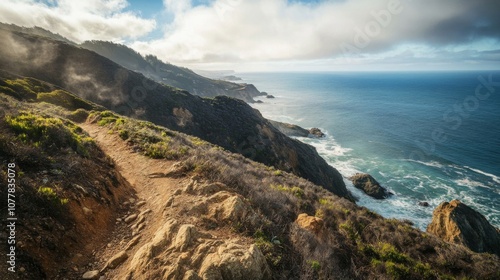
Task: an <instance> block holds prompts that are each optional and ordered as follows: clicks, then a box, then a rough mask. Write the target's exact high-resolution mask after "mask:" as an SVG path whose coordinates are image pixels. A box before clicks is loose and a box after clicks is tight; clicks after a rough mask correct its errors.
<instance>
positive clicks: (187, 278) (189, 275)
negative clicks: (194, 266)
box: [182, 270, 201, 280]
mask: <svg viewBox="0 0 500 280" xmlns="http://www.w3.org/2000/svg"><path fill="white" fill-rule="evenodd" d="M182 280H201V278H200V276H198V274H196V272H195V271H193V270H188V271H186V273H184V277H183V278H182Z"/></svg>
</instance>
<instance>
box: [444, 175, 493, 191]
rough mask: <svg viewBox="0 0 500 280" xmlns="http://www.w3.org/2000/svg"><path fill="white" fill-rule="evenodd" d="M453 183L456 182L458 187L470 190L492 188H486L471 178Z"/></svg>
mask: <svg viewBox="0 0 500 280" xmlns="http://www.w3.org/2000/svg"><path fill="white" fill-rule="evenodd" d="M453 182H455V184H457V185H460V186H464V187H469V188H475V187H482V188H487V189H491V188H490V187H488V186H486V185H485V184H483V183H480V182H477V181H474V180H471V179H470V178H467V177H466V178H462V179H457V180H453Z"/></svg>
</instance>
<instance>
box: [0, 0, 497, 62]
mask: <svg viewBox="0 0 500 280" xmlns="http://www.w3.org/2000/svg"><path fill="white" fill-rule="evenodd" d="M0 21H1V22H7V23H14V24H17V25H22V26H34V25H36V26H40V27H43V28H45V29H48V30H50V31H52V32H55V33H59V34H61V35H63V36H65V37H67V38H69V39H71V40H73V41H76V42H82V41H84V40H91V39H99V40H108V41H115V42H121V43H124V44H126V45H128V46H130V47H132V48H134V49H135V50H137V51H139V52H141V53H143V54H154V55H157V56H158V57H159V58H161V59H163V60H165V61H168V62H171V63H174V64H178V65H183V66H187V67H192V68H197V69H234V70H238V71H329V70H331V71H338V70H467V69H500V1H498V0H440V1H436V0H414V1H412V0H163V1H161V0H156V1H140V0H128V1H127V0H86V1H73V0H38V1H37V0H2V1H0Z"/></svg>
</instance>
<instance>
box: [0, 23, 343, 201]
mask: <svg viewBox="0 0 500 280" xmlns="http://www.w3.org/2000/svg"><path fill="white" fill-rule="evenodd" d="M0 36H4V37H5V38H12V40H9V42H8V43H7V42H4V43H6V47H5V48H1V50H0V52H1V53H2V55H0V65H2V66H3V67H5V68H4V70H6V71H9V70H10V71H13V72H15V73H16V74H18V75H24V76H29V77H33V78H35V79H43V80H44V81H47V82H50V83H52V84H53V85H55V86H59V87H62V88H65V89H67V90H69V91H74V92H75V94H78V95H79V96H80V97H84V98H85V99H86V100H88V101H91V102H95V103H97V104H98V105H100V106H104V107H106V108H108V109H110V110H113V109H115V110H118V108H124V109H123V110H121V109H120V113H122V114H123V115H125V116H137V115H138V114H141V115H142V118H143V119H144V120H148V121H151V122H153V123H155V124H157V125H161V126H165V127H167V128H169V129H172V130H176V131H179V132H183V133H187V134H190V135H193V136H196V137H199V138H201V139H203V140H205V141H208V142H211V143H213V144H216V145H219V146H221V147H223V148H225V149H227V150H228V151H231V152H235V153H240V154H242V155H243V156H246V157H247V158H250V159H253V160H255V161H258V162H260V163H263V164H266V165H269V166H274V167H275V168H277V169H280V170H283V171H286V172H290V173H293V174H295V175H298V176H300V177H303V178H305V179H307V180H309V181H311V182H312V183H314V184H317V185H320V186H323V187H325V188H326V189H328V190H329V191H331V192H333V193H334V194H336V195H338V196H342V197H345V198H348V199H351V198H352V196H351V194H350V193H349V191H348V190H347V189H346V187H345V184H344V181H343V178H342V175H341V174H340V173H339V172H338V171H337V170H335V169H334V168H333V167H331V166H330V165H328V163H327V162H326V161H325V160H324V159H323V158H322V157H321V156H320V155H319V154H318V153H317V151H316V150H315V149H314V147H312V146H310V145H307V144H305V143H302V142H299V141H296V140H294V139H290V138H289V137H286V136H285V135H284V134H282V133H280V132H279V131H278V129H276V128H274V127H273V125H271V124H270V123H269V121H268V120H266V119H265V118H264V117H263V116H262V115H261V114H260V113H259V112H258V111H257V110H255V109H254V108H252V107H251V106H250V105H248V104H247V103H245V102H244V101H243V100H238V99H235V98H230V97H227V96H216V97H214V98H211V99H202V98H200V97H198V96H193V95H191V94H189V92H187V91H182V90H177V89H174V88H172V87H168V86H165V85H162V84H159V83H154V82H153V81H149V85H150V86H151V90H148V94H146V95H145V96H144V99H143V100H141V104H140V106H135V107H134V106H133V107H130V106H129V105H128V100H130V99H131V98H134V97H133V96H132V95H131V92H133V91H132V90H131V88H133V86H135V85H137V84H142V83H143V81H144V76H143V75H141V74H138V73H137V72H134V71H129V70H127V69H125V68H123V67H121V66H120V65H118V64H114V63H110V61H109V60H108V59H104V58H103V57H101V56H99V55H98V54H96V53H95V52H91V51H88V50H85V49H82V48H78V47H75V46H72V45H70V44H64V43H61V42H58V41H55V40H51V39H46V38H41V37H36V38H32V37H30V36H26V35H22V34H21V33H13V32H9V31H0ZM11 41H12V42H16V44H17V46H19V47H20V48H26V50H27V53H36V50H39V49H40V48H42V46H44V45H46V44H49V45H54V47H56V48H58V50H59V51H58V54H57V55H55V56H53V57H51V58H48V59H47V60H46V61H45V64H43V66H38V65H34V64H33V63H30V62H29V61H23V60H19V59H16V58H15V57H14V56H12V55H9V52H8V51H7V50H6V49H8V48H10V46H11V45H12V43H11ZM62 62H64V63H62ZM66 64H71V65H79V72H78V75H80V76H90V77H92V79H89V80H88V81H84V82H82V81H78V82H77V81H76V79H68V78H67V75H61V73H60V71H58V70H56V69H61V67H64V66H65V65H66ZM118 72H123V73H125V74H126V75H124V76H123V77H122V79H121V80H117V76H116V73H118ZM96 73H99V75H96ZM118 81H119V82H118ZM162 82H164V81H162ZM95 84H101V85H109V88H107V90H109V92H115V93H117V95H116V96H112V98H111V96H110V95H105V98H103V97H102V94H100V93H98V92H97V91H96V90H94V89H93V85H95ZM171 85H173V86H175V84H171ZM198 85H199V84H198ZM188 90H189V89H188ZM234 91H237V92H238V95H239V96H242V95H244V96H249V97H250V98H251V96H253V93H255V94H256V95H255V96H257V95H261V93H260V92H259V91H258V90H256V89H255V87H254V86H253V85H249V84H240V85H239V86H238V87H237V88H235V89H234ZM193 93H194V92H193ZM199 93H201V92H199ZM221 94H224V93H221ZM250 98H248V99H250ZM242 99H245V100H246V98H244V97H243V98H242ZM159 104H164V105H165V106H166V107H165V106H159ZM175 108H179V109H183V110H187V111H189V112H190V113H191V114H192V115H193V117H192V122H190V123H185V124H184V126H182V125H180V124H179V123H178V119H177V117H176V116H175V114H174V113H173V110H174V109H175ZM134 202H135V200H134ZM134 202H132V201H131V203H134Z"/></svg>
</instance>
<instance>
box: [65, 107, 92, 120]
mask: <svg viewBox="0 0 500 280" xmlns="http://www.w3.org/2000/svg"><path fill="white" fill-rule="evenodd" d="M88 116H89V112H88V111H87V110H85V109H81V108H80V109H76V110H75V111H74V112H71V113H70V114H69V115H68V116H67V118H68V119H70V120H72V121H74V122H84V121H85V120H86V119H87V117H88Z"/></svg>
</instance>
